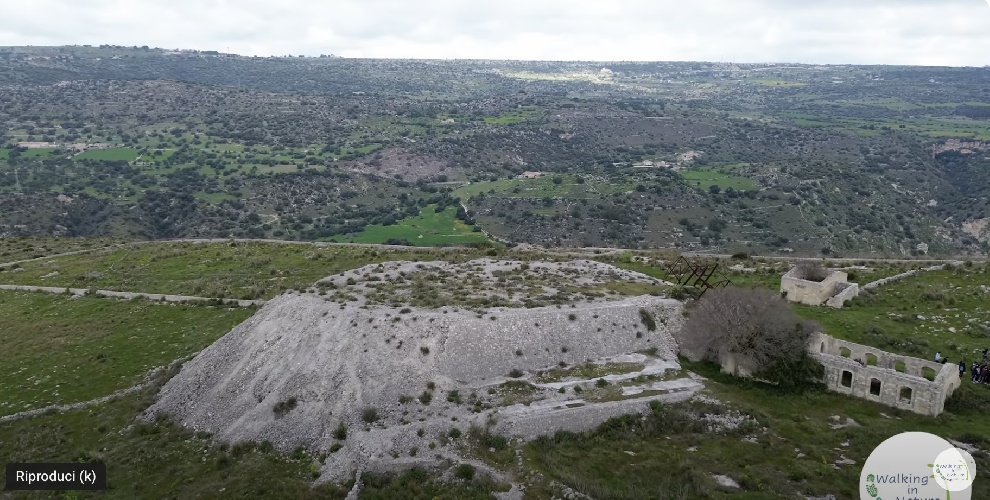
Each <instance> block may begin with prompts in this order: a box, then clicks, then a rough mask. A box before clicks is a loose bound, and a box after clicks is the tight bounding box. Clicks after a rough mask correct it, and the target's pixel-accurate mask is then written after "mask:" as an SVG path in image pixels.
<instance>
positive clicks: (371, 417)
mask: <svg viewBox="0 0 990 500" xmlns="http://www.w3.org/2000/svg"><path fill="white" fill-rule="evenodd" d="M361 420H363V421H364V422H365V423H368V424H370V423H373V422H376V421H377V420H378V408H375V407H374V406H369V407H367V408H365V409H364V410H363V411H362V412H361Z"/></svg>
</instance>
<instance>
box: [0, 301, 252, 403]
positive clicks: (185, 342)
mask: <svg viewBox="0 0 990 500" xmlns="http://www.w3.org/2000/svg"><path fill="white" fill-rule="evenodd" d="M251 313H252V311H250V310H247V309H216V308H212V307H203V306H191V305H162V304H157V303H150V302H148V301H140V300H138V301H121V300H116V299H106V298H95V297H75V298H73V297H69V296H60V295H49V294H45V293H32V292H9V291H0V344H2V345H3V346H4V351H3V352H4V355H3V356H2V357H0V374H2V375H3V376H2V377H0V415H7V414H11V413H16V412H19V411H24V410H29V409H32V408H41V407H44V406H48V405H52V404H64V403H74V402H77V401H85V400H89V399H92V398H96V397H99V396H105V395H107V394H110V393H111V392H113V391H115V390H118V389H124V388H126V387H130V386H132V385H134V384H136V383H138V382H140V380H141V378H142V376H143V375H144V374H145V373H147V372H148V371H149V370H151V369H152V368H154V367H155V366H161V365H167V364H168V363H170V362H172V361H174V360H175V359H178V358H181V357H184V356H189V355H192V354H195V353H197V352H199V351H200V350H201V349H203V348H204V347H206V346H208V345H210V344H212V343H213V342H214V341H215V340H216V339H218V338H220V336H221V335H223V334H225V333H227V332H228V331H229V330H230V329H231V328H233V327H234V326H235V325H237V324H238V323H240V322H241V321H243V320H245V319H247V318H248V317H249V316H250V315H251Z"/></svg>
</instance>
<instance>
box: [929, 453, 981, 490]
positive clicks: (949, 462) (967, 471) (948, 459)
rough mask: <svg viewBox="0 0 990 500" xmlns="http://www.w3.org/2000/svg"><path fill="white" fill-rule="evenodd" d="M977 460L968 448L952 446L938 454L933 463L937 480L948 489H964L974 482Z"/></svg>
mask: <svg viewBox="0 0 990 500" xmlns="http://www.w3.org/2000/svg"><path fill="white" fill-rule="evenodd" d="M975 472H976V460H973V456H972V455H970V454H969V452H967V451H966V450H960V449H959V448H951V449H948V450H945V451H943V452H942V453H939V454H938V457H936V458H935V462H933V463H932V473H933V475H934V476H935V482H936V483H938V485H939V486H941V487H942V488H945V489H946V490H948V491H962V490H965V489H966V488H969V487H970V486H971V485H972V484H973V480H974V479H975Z"/></svg>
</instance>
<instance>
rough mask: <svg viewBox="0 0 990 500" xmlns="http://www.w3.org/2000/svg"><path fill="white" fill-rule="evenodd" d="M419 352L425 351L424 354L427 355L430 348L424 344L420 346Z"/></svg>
mask: <svg viewBox="0 0 990 500" xmlns="http://www.w3.org/2000/svg"><path fill="white" fill-rule="evenodd" d="M419 352H421V353H423V356H426V355H427V354H429V353H430V348H429V347H426V346H425V345H424V346H422V347H420V348H419Z"/></svg>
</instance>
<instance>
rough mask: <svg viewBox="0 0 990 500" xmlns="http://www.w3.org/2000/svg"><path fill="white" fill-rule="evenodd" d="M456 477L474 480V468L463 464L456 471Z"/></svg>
mask: <svg viewBox="0 0 990 500" xmlns="http://www.w3.org/2000/svg"><path fill="white" fill-rule="evenodd" d="M454 477H456V478H458V479H463V480H465V481H470V480H472V479H474V466H473V465H471V464H461V465H458V466H457V467H456V468H455V469H454Z"/></svg>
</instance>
